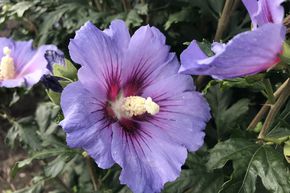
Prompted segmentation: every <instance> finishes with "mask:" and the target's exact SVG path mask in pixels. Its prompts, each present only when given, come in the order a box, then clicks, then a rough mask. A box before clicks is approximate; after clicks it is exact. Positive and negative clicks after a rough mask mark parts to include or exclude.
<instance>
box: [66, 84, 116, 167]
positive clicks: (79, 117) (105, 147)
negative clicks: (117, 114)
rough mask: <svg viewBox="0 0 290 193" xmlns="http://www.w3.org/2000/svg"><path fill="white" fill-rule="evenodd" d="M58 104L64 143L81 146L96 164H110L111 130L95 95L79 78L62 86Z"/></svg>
mask: <svg viewBox="0 0 290 193" xmlns="http://www.w3.org/2000/svg"><path fill="white" fill-rule="evenodd" d="M61 107H62V110H63V113H64V116H65V117H66V118H65V119H64V120H63V121H62V122H61V123H60V125H61V126H62V127H63V129H64V130H65V132H66V133H67V143H68V145H69V146H70V147H72V148H76V147H80V148H83V149H85V150H86V151H87V152H88V154H89V155H90V156H92V157H93V158H94V160H95V161H96V163H97V164H98V165H99V167H102V168H108V167H111V166H112V164H114V161H113V159H112V156H111V149H110V147H111V136H112V130H111V128H110V127H109V124H108V123H107V122H106V119H104V114H103V113H104V111H103V110H102V109H103V104H102V101H100V100H98V96H92V95H91V94H90V92H88V91H87V90H86V89H84V88H83V86H82V84H81V83H80V82H75V83H72V84H70V85H68V86H67V87H66V88H65V89H64V91H63V93H62V96H61Z"/></svg>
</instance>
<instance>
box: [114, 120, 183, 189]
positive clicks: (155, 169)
mask: <svg viewBox="0 0 290 193" xmlns="http://www.w3.org/2000/svg"><path fill="white" fill-rule="evenodd" d="M140 129H142V130H144V132H146V133H147V135H135V136H131V137H130V136H128V135H126V133H124V131H123V130H122V128H121V127H119V126H118V125H117V124H114V125H113V139H112V153H113V159H114V160H115V161H116V162H117V163H118V164H119V165H120V166H121V167H122V172H121V175H120V181H121V183H125V184H127V185H128V186H129V187H130V188H131V189H132V191H133V192H134V193H152V192H160V191H161V189H162V187H163V185H164V184H165V183H166V182H168V181H173V180H175V179H176V178H177V177H178V175H179V173H180V170H181V166H182V165H183V164H184V162H185V159H186V156H187V151H186V148H184V147H182V146H180V145H178V144H175V143H174V142H172V140H171V139H170V137H169V136H167V134H166V133H165V132H163V131H162V130H160V129H159V128H155V127H154V126H152V125H150V124H146V123H142V125H141V128H140Z"/></svg>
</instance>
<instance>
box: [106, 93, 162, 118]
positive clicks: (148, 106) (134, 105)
mask: <svg viewBox="0 0 290 193" xmlns="http://www.w3.org/2000/svg"><path fill="white" fill-rule="evenodd" d="M112 109H113V111H114V114H115V115H116V117H117V118H118V119H120V118H124V117H125V118H132V117H133V116H140V115H143V114H145V113H148V114H150V115H156V114H157V113H158V112H159V110H160V107H159V105H158V104H157V103H155V102H154V101H153V100H152V98H151V97H147V98H146V99H145V98H143V97H140V96H129V97H125V98H123V97H121V98H119V99H117V100H116V102H114V103H113V104H112Z"/></svg>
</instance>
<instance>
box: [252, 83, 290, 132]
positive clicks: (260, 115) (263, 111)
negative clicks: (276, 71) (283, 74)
mask: <svg viewBox="0 0 290 193" xmlns="http://www.w3.org/2000/svg"><path fill="white" fill-rule="evenodd" d="M288 82H289V79H287V80H286V81H285V82H284V83H283V84H282V85H281V86H280V87H279V88H278V89H277V90H276V92H275V93H274V98H275V100H276V99H277V98H278V97H279V96H280V94H281V92H282V91H283V90H284V88H285V86H286V85H287V84H288ZM269 109H270V101H269V100H267V101H266V103H265V104H264V105H263V106H262V108H261V109H260V111H259V112H258V113H257V115H256V116H255V118H254V119H253V120H252V121H251V123H250V125H249V126H248V128H247V130H250V129H253V128H255V127H256V126H257V124H258V123H259V122H260V121H261V119H262V118H263V117H264V116H265V114H266V113H267V112H268V111H269Z"/></svg>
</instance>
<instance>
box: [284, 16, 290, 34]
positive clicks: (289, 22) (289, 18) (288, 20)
mask: <svg viewBox="0 0 290 193" xmlns="http://www.w3.org/2000/svg"><path fill="white" fill-rule="evenodd" d="M283 24H284V25H285V26H286V27H287V34H289V33H290V15H288V16H287V17H285V19H284V21H283Z"/></svg>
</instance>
